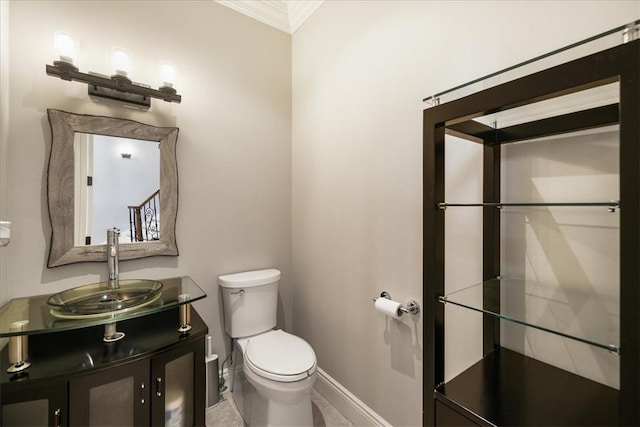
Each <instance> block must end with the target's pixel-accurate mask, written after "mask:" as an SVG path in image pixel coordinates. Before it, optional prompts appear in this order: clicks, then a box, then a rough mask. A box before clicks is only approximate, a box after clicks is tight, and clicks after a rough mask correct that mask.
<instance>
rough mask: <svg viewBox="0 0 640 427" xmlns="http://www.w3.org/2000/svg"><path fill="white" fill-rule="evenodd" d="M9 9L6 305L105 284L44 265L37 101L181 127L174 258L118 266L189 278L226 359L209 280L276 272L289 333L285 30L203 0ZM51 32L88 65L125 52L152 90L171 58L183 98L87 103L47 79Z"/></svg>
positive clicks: (83, 269) (103, 65)
mask: <svg viewBox="0 0 640 427" xmlns="http://www.w3.org/2000/svg"><path fill="white" fill-rule="evenodd" d="M9 9H10V12H9V22H10V45H9V47H10V52H9V60H10V62H9V89H10V91H9V93H5V92H4V91H3V93H2V99H3V102H5V100H6V99H7V97H8V107H9V110H10V112H11V119H10V122H9V126H8V138H7V143H6V152H7V159H6V164H7V170H6V171H3V174H6V183H7V189H6V198H3V200H2V205H3V206H2V212H3V214H6V216H7V219H8V220H11V221H13V238H12V241H11V244H10V245H9V246H7V247H5V248H1V249H0V256H2V258H3V260H2V261H3V265H4V269H3V279H2V283H1V284H0V285H1V286H0V289H2V292H3V295H4V296H5V299H4V301H3V302H6V300H8V299H10V298H14V297H18V296H25V295H33V294H44V293H53V292H57V291H60V290H62V289H65V288H69V287H71V286H76V285H79V284H83V283H88V282H93V281H98V280H105V279H106V272H107V269H106V263H104V264H103V263H86V264H75V265H70V266H62V267H57V268H54V269H49V268H47V267H46V259H47V255H48V243H49V238H50V225H49V218H48V213H47V203H46V174H47V161H48V153H49V148H50V130H49V125H48V122H47V119H46V109H47V108H57V109H62V110H66V111H71V112H76V113H87V114H99V115H109V116H116V117H123V118H129V119H134V120H138V121H141V122H145V123H149V124H154V125H162V126H177V127H179V128H180V134H179V137H178V145H177V157H178V179H179V207H178V219H177V230H176V231H177V241H178V248H179V250H180V256H179V257H177V258H176V257H155V258H149V259H143V260H133V261H124V262H121V263H120V273H121V277H122V278H140V277H143V278H162V277H172V276H176V275H189V276H191V277H192V278H193V279H194V280H195V281H196V282H197V283H198V284H199V285H200V286H201V287H202V288H203V289H204V290H205V291H206V292H207V294H208V297H207V298H206V299H204V300H203V301H201V302H198V303H196V308H197V309H198V312H199V313H200V314H201V315H202V317H203V318H204V320H205V321H206V322H207V324H208V325H209V328H210V332H211V333H212V335H213V339H214V347H215V350H216V351H218V352H220V353H222V354H223V355H224V353H225V351H226V348H227V347H228V345H229V343H228V340H227V339H226V338H223V335H224V332H223V328H222V309H221V305H220V304H221V301H219V300H218V287H217V280H216V278H217V276H218V275H221V274H227V273H233V272H238V271H243V270H249V269H260V268H269V267H274V268H278V269H280V270H282V272H283V281H282V288H281V307H280V312H279V322H280V326H282V327H287V328H290V327H291V309H290V307H291V303H290V299H291V286H290V284H291V281H290V259H291V250H290V245H291V201H290V200H291V154H290V153H291V49H290V47H291V38H290V36H289V35H288V34H285V33H283V32H281V31H278V30H276V29H273V28H271V27H268V26H266V25H264V24H261V23H259V22H257V21H255V20H253V19H250V18H248V17H246V16H244V15H241V14H239V13H237V12H234V11H232V10H230V9H228V8H226V7H223V6H221V5H218V4H216V3H214V2H212V1H211V2H209V1H206V2H205V1H194V2H189V1H186V2H185V1H175V2H173V1H157V2H145V1H143V2H133V1H132V2H117V3H114V2H111V1H106V2H99V1H69V2H52V1H12V2H10V8H9ZM3 10H4V9H3ZM56 30H63V31H68V32H71V33H73V34H75V35H76V37H77V38H78V39H79V42H80V57H79V66H80V69H81V70H84V71H89V70H91V71H96V72H100V73H105V74H109V72H110V62H109V54H110V49H111V47H112V46H121V47H125V48H127V49H128V50H130V51H131V52H132V54H133V67H134V70H133V72H132V73H131V76H132V77H133V79H134V80H135V81H140V82H144V83H148V84H151V85H153V86H156V87H157V86H158V85H159V84H160V80H159V79H160V75H159V72H158V71H159V70H158V68H159V67H158V62H159V61H160V60H167V59H168V60H171V61H172V62H173V63H174V64H175V65H176V68H177V71H178V78H177V82H176V88H177V89H178V91H179V93H180V94H181V95H182V96H183V98H182V99H183V101H182V103H181V104H168V103H165V102H162V101H158V100H154V101H153V102H152V109H151V110H150V111H147V112H142V111H138V110H131V109H127V108H123V107H121V106H114V104H111V103H107V102H102V103H96V102H94V101H92V100H90V98H89V97H88V96H87V88H86V85H84V84H81V83H76V82H72V83H70V82H65V81H62V80H60V79H55V78H52V77H49V76H47V75H46V74H45V64H47V63H51V62H52V61H53V60H54V59H55V58H54V52H53V34H54V31H56ZM3 47H4V45H3ZM3 54H4V50H3ZM3 112H4V111H3ZM3 118H4V116H3ZM3 125H5V123H4V122H3ZM0 194H4V193H0ZM3 219H4V218H3ZM105 233H106V230H105Z"/></svg>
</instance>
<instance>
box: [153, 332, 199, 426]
mask: <svg viewBox="0 0 640 427" xmlns="http://www.w3.org/2000/svg"><path fill="white" fill-rule="evenodd" d="M151 380H152V382H153V390H152V398H151V399H152V401H153V405H152V409H151V411H152V413H151V417H152V424H153V425H154V426H161V425H164V426H171V427H183V426H185V427H186V426H194V425H195V426H204V417H205V415H204V405H205V363H204V338H203V339H199V340H198V341H194V342H193V343H190V344H186V345H182V346H180V347H179V348H176V349H173V350H169V351H166V352H164V353H161V354H159V355H157V356H154V357H153V358H152V361H151Z"/></svg>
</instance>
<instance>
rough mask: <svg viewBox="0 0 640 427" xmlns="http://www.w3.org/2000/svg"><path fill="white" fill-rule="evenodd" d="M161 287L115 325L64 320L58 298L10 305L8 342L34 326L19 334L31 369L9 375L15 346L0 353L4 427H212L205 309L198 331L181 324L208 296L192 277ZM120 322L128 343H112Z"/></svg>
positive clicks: (3, 325)
mask: <svg viewBox="0 0 640 427" xmlns="http://www.w3.org/2000/svg"><path fill="white" fill-rule="evenodd" d="M161 282H162V283H163V288H162V291H161V295H160V297H159V298H158V299H157V300H155V301H153V302H152V303H150V304H147V305H145V306H144V307H141V308H138V309H136V310H127V311H125V312H120V313H119V312H117V311H116V312H114V313H112V314H110V315H108V316H106V317H105V316H104V315H103V316H93V317H92V316H86V318H79V319H78V318H75V319H74V318H60V317H59V315H57V314H56V313H52V312H51V310H50V307H49V306H48V305H47V303H46V301H47V298H48V297H49V296H48V295H41V296H34V297H28V298H18V299H14V300H12V301H11V302H9V303H8V304H7V305H5V306H4V307H3V308H2V309H1V310H0V335H1V336H3V337H11V336H13V337H14V339H15V336H16V334H17V333H16V332H15V331H12V330H10V325H11V324H13V323H15V322H16V321H19V320H29V323H28V326H27V327H26V328H25V329H24V330H22V331H20V332H18V333H19V334H23V336H24V335H26V336H27V338H28V357H27V360H28V362H30V364H31V365H30V366H29V368H27V369H24V370H23V371H21V372H18V373H13V374H11V373H8V372H7V367H9V366H10V361H9V357H10V356H9V346H8V345H7V346H5V347H4V349H3V350H2V352H1V353H0V363H1V366H2V371H1V372H0V381H1V383H0V402H1V411H2V412H1V420H2V425H12V426H15V425H51V426H66V425H69V426H89V425H136V426H139V425H154V426H155V425H171V426H174V425H175V426H192V425H197V426H203V425H204V423H205V414H204V412H205V364H204V359H205V337H206V335H207V332H208V328H207V325H206V324H205V323H204V321H203V320H202V319H201V318H200V316H199V315H198V314H197V312H196V311H195V310H191V309H189V312H190V315H189V316H187V318H190V319H189V320H190V321H189V322H188V326H190V329H189V330H188V331H185V329H188V328H185V325H184V324H183V322H182V321H181V320H180V319H184V312H185V310H186V309H187V308H189V307H190V303H191V302H194V301H196V300H199V299H201V298H204V297H205V296H206V294H205V293H204V292H203V291H202V290H201V289H200V288H199V287H198V286H197V285H196V284H195V283H194V282H193V281H192V280H191V279H190V278H189V277H179V278H173V279H166V280H162V281H161ZM181 312H182V315H181ZM68 317H73V316H68ZM114 323H117V326H116V327H117V330H118V331H119V332H122V333H124V334H125V336H124V338H123V339H120V340H118V341H116V342H109V343H107V342H103V339H104V338H103V337H104V331H105V325H107V324H114ZM179 329H180V331H179Z"/></svg>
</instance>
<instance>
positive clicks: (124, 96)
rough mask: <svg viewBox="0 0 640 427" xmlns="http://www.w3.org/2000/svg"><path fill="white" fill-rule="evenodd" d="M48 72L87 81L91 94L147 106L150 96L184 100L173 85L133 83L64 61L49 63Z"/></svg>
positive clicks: (126, 79)
mask: <svg viewBox="0 0 640 427" xmlns="http://www.w3.org/2000/svg"><path fill="white" fill-rule="evenodd" d="M46 72H47V75H49V76H52V77H60V78H61V79H63V80H68V81H77V82H82V83H86V84H87V85H89V94H90V95H92V96H101V97H103V98H109V99H116V100H120V101H124V102H129V103H133V104H137V105H142V106H144V107H147V108H148V107H149V106H150V105H151V100H150V99H149V98H156V99H162V100H163V101H166V102H177V103H180V102H181V101H182V96H181V95H178V94H177V93H176V90H175V89H174V88H172V87H167V86H163V87H161V88H159V89H152V88H150V87H148V86H142V85H140V84H137V83H133V82H131V80H129V79H128V78H126V77H124V76H113V77H111V78H109V77H106V76H101V75H96V74H87V73H82V72H80V71H78V69H77V68H76V67H75V66H73V65H71V64H67V63H65V62H62V61H54V65H48V64H47V68H46ZM132 95H133V96H132Z"/></svg>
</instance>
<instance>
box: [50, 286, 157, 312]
mask: <svg viewBox="0 0 640 427" xmlns="http://www.w3.org/2000/svg"><path fill="white" fill-rule="evenodd" d="M116 283H117V286H111V284H110V282H99V283H92V284H89V285H83V286H78V287H77V288H72V289H67V290H66V291H62V292H59V293H57V294H54V295H51V296H50V297H49V298H48V299H47V305H48V306H49V308H50V311H51V315H53V316H55V317H59V318H68V319H76V318H90V317H101V316H105V315H111V314H114V313H123V312H126V311H131V310H135V309H138V308H141V307H143V306H146V305H149V304H151V303H153V302H155V301H156V300H157V299H158V298H159V297H160V294H161V291H162V282H159V281H156V280H118V281H117V282H116Z"/></svg>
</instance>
